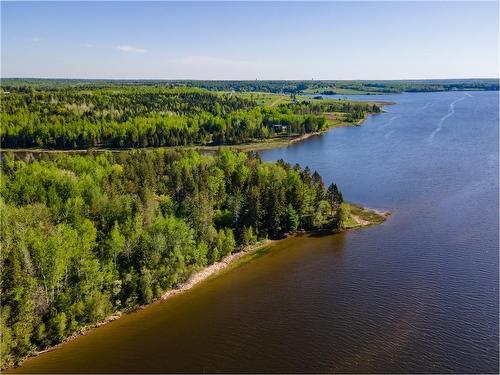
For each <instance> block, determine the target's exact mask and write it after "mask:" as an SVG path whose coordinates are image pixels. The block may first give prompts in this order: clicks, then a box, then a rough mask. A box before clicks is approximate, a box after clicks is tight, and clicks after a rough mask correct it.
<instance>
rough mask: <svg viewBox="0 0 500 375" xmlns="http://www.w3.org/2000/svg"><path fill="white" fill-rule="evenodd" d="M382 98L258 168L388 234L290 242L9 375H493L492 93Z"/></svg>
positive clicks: (495, 153) (495, 196)
mask: <svg viewBox="0 0 500 375" xmlns="http://www.w3.org/2000/svg"><path fill="white" fill-rule="evenodd" d="M380 98H384V97H380ZM380 98H379V97H377V99H380ZM386 98H387V99H388V100H391V101H396V102H398V104H397V105H395V106H391V107H388V108H387V110H388V111H389V112H388V113H385V114H382V115H378V116H374V117H372V118H370V119H369V120H368V121H367V122H366V124H365V125H364V126H363V127H359V128H353V129H336V130H334V131H331V132H329V133H328V134H326V135H325V136H323V137H317V138H312V139H310V140H308V141H306V142H303V143H300V144H296V145H294V146H291V147H288V148H285V149H279V150H273V151H268V152H264V153H262V156H263V158H264V159H266V160H273V159H278V158H284V159H285V160H287V161H290V162H292V163H295V162H300V163H301V164H303V165H310V166H311V167H312V169H317V170H319V172H320V173H321V174H322V175H323V176H325V177H326V180H327V182H329V181H331V180H333V179H334V180H335V181H337V182H338V183H339V185H340V186H341V188H342V189H343V192H344V196H345V197H347V199H349V200H352V201H355V202H358V203H361V204H364V205H368V206H372V207H379V208H382V209H389V210H391V211H392V212H393V215H392V216H391V218H390V219H389V220H388V222H386V223H384V224H382V225H380V226H377V227H372V228H368V229H363V230H359V231H351V232H347V233H343V234H340V235H333V236H325V237H311V236H302V237H299V238H290V239H287V240H285V241H283V242H280V243H278V244H276V245H274V246H273V247H272V248H271V251H269V252H268V253H266V254H264V255H262V256H261V257H259V258H257V259H254V260H252V261H251V262H249V263H246V264H243V265H241V266H239V267H237V268H236V269H234V270H232V271H229V272H227V273H224V274H222V275H220V276H218V277H216V278H213V279H211V280H209V281H207V282H205V283H203V284H201V285H198V286H197V287H195V288H194V289H192V290H190V291H188V292H187V293H185V294H183V295H179V296H176V297H174V298H172V299H171V300H169V301H167V302H165V303H158V304H154V305H153V306H151V307H149V308H147V309H145V310H142V311H139V312H137V313H134V314H130V315H127V316H125V317H123V318H121V319H119V320H117V321H115V322H112V323H110V324H108V325H106V326H103V327H100V328H98V329H96V330H94V331H92V332H91V333H89V334H88V335H85V336H82V337H80V338H78V339H76V340H74V341H72V342H70V343H68V344H65V345H63V346H62V347H61V348H59V349H57V350H54V351H52V352H48V353H45V354H43V355H40V356H39V357H36V358H33V359H30V360H28V361H27V362H25V364H24V365H23V366H22V367H21V368H19V369H17V370H16V371H17V372H38V373H42V372H49V373H56V372H73V373H77V372H356V373H359V372H383V373H387V372H413V373H415V372H426V373H429V372H434V373H435V372H474V373H486V372H491V373H498V370H499V365H498V355H499V351H498V338H499V335H498V332H499V325H498V318H499V308H498V301H499V300H498V281H499V280H498V92H470V93H461V92H449V93H432V94H404V95H391V96H387V97H386Z"/></svg>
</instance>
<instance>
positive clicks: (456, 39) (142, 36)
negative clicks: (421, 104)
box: [1, 1, 500, 80]
mask: <svg viewBox="0 0 500 375" xmlns="http://www.w3.org/2000/svg"><path fill="white" fill-rule="evenodd" d="M498 17H499V4H498V2H497V1H493V2H449V1H448V2H376V1H371V2H307V3H306V2H201V3H200V2H182V3H181V2H116V1H115V2H6V1H2V2H1V21H2V24H1V32H2V35H1V42H2V45H1V74H2V77H4V78H6V77H39V78H100V79H228V80H230V79H242V80H243V79H250V80H253V79H435V78H498V77H499V45H500V41H499V20H498Z"/></svg>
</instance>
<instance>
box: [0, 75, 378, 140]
mask: <svg viewBox="0 0 500 375" xmlns="http://www.w3.org/2000/svg"><path fill="white" fill-rule="evenodd" d="M6 87H8V86H3V88H4V89H5V91H3V93H2V101H1V114H0V119H1V123H2V127H1V129H0V139H1V142H2V146H3V147H4V148H19V147H41V148H60V149H73V148H88V147H110V148H125V147H158V146H185V145H224V144H240V143H246V142H250V141H252V140H262V139H269V138H273V137H276V136H283V135H286V136H294V135H302V134H304V133H311V132H316V131H320V130H323V129H325V128H326V127H327V126H328V124H327V121H326V118H325V115H324V114H325V113H326V112H328V113H331V112H335V113H337V115H336V116H340V117H341V118H342V121H345V122H346V123H356V122H357V121H359V120H360V119H362V118H364V116H365V114H367V113H377V112H379V111H380V108H379V107H378V106H377V105H375V104H369V103H354V102H349V101H345V100H315V99H312V98H311V97H309V98H306V99H307V100H304V99H303V98H302V99H300V100H299V99H297V97H296V96H294V95H291V96H290V97H289V98H288V100H287V101H286V102H284V103H280V104H278V105H260V104H257V102H256V101H255V100H254V99H253V98H252V96H249V95H243V94H234V93H221V92H211V91H208V90H205V89H199V88H186V87H177V88H166V87H155V86H116V87H115V86H110V87H101V88H96V87H93V88H75V87H66V86H57V85H56V86H53V87H52V88H50V89H49V88H43V87H39V86H37V85H28V86H25V85H20V86H15V87H10V88H9V90H10V91H7V90H6Z"/></svg>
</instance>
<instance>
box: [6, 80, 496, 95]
mask: <svg viewBox="0 0 500 375" xmlns="http://www.w3.org/2000/svg"><path fill="white" fill-rule="evenodd" d="M111 86H115V87H123V86H152V87H164V88H165V87H167V88H172V87H197V88H204V89H208V90H212V91H239V92H270V93H301V92H308V91H312V92H317V93H324V94H336V93H341V94H342V93H345V90H353V91H359V92H368V93H399V92H405V91H406V92H427V91H450V90H495V91H498V89H499V80H498V79H442V80H438V79H436V80H385V81H339V80H307V81H284V80H281V81H279V80H278V81H273V80H267V81H260V80H254V81H193V80H78V79H74V80H72V79H22V78H19V79H15V78H11V79H4V80H3V82H2V87H3V89H4V90H5V91H16V90H19V88H20V87H22V88H23V89H27V88H28V87H34V88H38V89H44V90H56V89H59V88H91V89H92V88H102V87H111Z"/></svg>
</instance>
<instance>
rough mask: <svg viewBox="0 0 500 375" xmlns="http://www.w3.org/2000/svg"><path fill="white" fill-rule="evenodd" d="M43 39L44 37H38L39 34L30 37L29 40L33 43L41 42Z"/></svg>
mask: <svg viewBox="0 0 500 375" xmlns="http://www.w3.org/2000/svg"><path fill="white" fill-rule="evenodd" d="M44 40H45V38H41V37H39V36H35V37H33V38H31V41H32V42H33V43H39V42H43V41H44Z"/></svg>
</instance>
